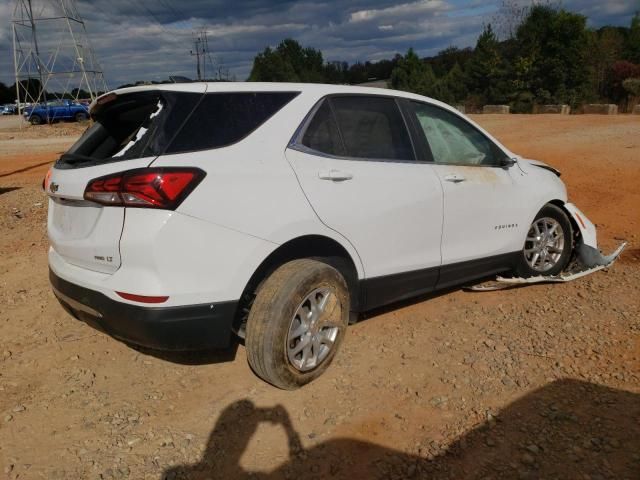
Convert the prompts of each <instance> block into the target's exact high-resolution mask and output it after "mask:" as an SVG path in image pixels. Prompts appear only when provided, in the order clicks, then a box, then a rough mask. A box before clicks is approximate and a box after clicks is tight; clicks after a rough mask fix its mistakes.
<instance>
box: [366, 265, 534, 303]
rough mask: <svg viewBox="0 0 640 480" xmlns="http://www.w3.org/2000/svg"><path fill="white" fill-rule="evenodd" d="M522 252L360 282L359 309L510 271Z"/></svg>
mask: <svg viewBox="0 0 640 480" xmlns="http://www.w3.org/2000/svg"><path fill="white" fill-rule="evenodd" d="M519 255H522V252H512V253H505V254H501V255H494V256H492V257H486V258H480V259H475V260H468V261H465V262H459V263H451V264H448V265H442V266H441V267H431V268H425V269H422V270H412V271H410V272H402V273H395V274H393V275H384V276H381V277H373V278H367V279H365V280H361V281H360V285H359V289H360V302H359V305H360V308H359V311H366V310H371V309H374V308H378V307H381V306H384V305H388V304H391V303H394V302H399V301H402V300H407V299H409V298H413V297H417V296H420V295H424V294H426V293H430V292H433V291H436V290H442V289H445V288H450V287H453V286H456V285H463V284H464V283H466V282H471V281H473V280H477V279H479V278H483V277H487V276H489V275H493V274H496V273H502V272H507V271H509V270H512V269H513V268H514V267H515V265H516V262H517V259H518V256H519Z"/></svg>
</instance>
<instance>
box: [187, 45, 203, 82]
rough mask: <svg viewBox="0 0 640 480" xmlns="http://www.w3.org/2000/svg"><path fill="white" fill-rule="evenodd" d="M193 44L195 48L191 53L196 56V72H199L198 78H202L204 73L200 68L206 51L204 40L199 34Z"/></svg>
mask: <svg viewBox="0 0 640 480" xmlns="http://www.w3.org/2000/svg"><path fill="white" fill-rule="evenodd" d="M193 45H194V50H191V51H190V52H189V53H191V55H192V56H195V57H196V72H197V74H198V80H202V73H201V70H200V57H203V59H204V53H205V49H204V41H203V40H202V38H201V37H200V36H198V37H196V39H195V40H194V42H193ZM205 64H206V61H205ZM205 78H206V77H205Z"/></svg>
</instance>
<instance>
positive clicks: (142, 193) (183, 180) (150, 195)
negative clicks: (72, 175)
mask: <svg viewBox="0 0 640 480" xmlns="http://www.w3.org/2000/svg"><path fill="white" fill-rule="evenodd" d="M204 176H205V173H204V172H203V171H202V170H200V169H199V168H177V167H176V168H171V167H163V168H139V169H136V170H128V171H126V172H120V173H115V174H112V175H107V176H105V177H99V178H95V179H93V180H91V181H90V182H89V184H88V185H87V188H86V189H85V191H84V198H85V200H90V201H92V202H96V203H100V204H102V205H112V206H123V207H140V208H161V209H165V210H175V209H176V208H177V207H178V205H180V204H181V203H182V201H183V200H184V199H185V198H186V197H187V195H189V193H191V191H192V190H193V189H194V188H196V186H197V185H198V184H199V183H200V182H201V181H202V179H203V178H204Z"/></svg>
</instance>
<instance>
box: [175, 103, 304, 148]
mask: <svg viewBox="0 0 640 480" xmlns="http://www.w3.org/2000/svg"><path fill="white" fill-rule="evenodd" d="M296 95H297V93H296V92H258V93H254V92H238V93H208V94H205V95H204V97H203V98H202V100H201V101H200V103H199V104H198V106H197V107H196V109H195V111H194V112H193V113H192V114H191V116H189V118H188V119H187V121H186V123H185V124H184V126H183V127H182V128H181V129H180V132H179V133H178V134H177V135H176V137H175V138H174V139H173V141H172V142H171V144H170V145H169V147H168V148H167V150H166V153H180V152H188V151H193V150H209V149H212V148H220V147H225V146H227V145H231V144H233V143H236V142H238V141H240V140H242V139H243V138H244V137H246V136H247V135H249V134H250V133H251V132H253V131H254V130H255V129H257V128H258V127H259V126H260V125H262V124H263V123H264V122H266V121H267V120H268V119H269V118H270V117H272V116H273V115H274V114H275V113H276V112H277V111H278V110H280V109H281V108H282V107H284V106H285V105H286V104H287V103H289V102H290V101H291V100H292V99H293V98H294V97H295V96H296Z"/></svg>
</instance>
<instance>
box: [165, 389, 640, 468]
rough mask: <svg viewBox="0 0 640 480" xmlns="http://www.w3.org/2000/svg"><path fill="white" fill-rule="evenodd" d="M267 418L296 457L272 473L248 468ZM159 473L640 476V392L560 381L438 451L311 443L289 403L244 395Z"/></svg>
mask: <svg viewBox="0 0 640 480" xmlns="http://www.w3.org/2000/svg"><path fill="white" fill-rule="evenodd" d="M363 401H366V400H365V399H363ZM262 422H267V423H271V424H277V425H281V426H282V427H283V429H284V430H285V432H286V434H287V438H288V443H289V451H290V458H289V460H288V461H287V462H286V463H285V464H283V465H280V466H278V467H277V468H276V469H275V470H273V471H271V472H248V471H246V470H244V469H243V468H242V467H241V466H240V458H241V456H242V454H243V452H244V451H245V449H246V447H247V445H248V444H249V441H250V440H251V438H252V437H253V435H254V433H255V432H256V429H257V427H258V425H260V423H262ZM417 427H418V426H416V428H417ZM425 441H426V442H427V443H428V441H429V439H425ZM261 443H262V444H264V439H263V442H261ZM161 478H162V479H163V480H180V479H189V480H204V479H221V478H225V479H236V478H255V479H279V478H311V479H325V478H340V479H350V480H352V479H360V478H363V479H365V478H366V479H369V478H380V479H383V478H384V479H403V478H424V479H451V480H453V479H456V480H466V479H511V478H513V479H528V478H531V479H538V478H558V479H587V478H588V479H591V480H595V479H630V480H631V479H638V478H640V395H637V394H633V393H630V392H626V391H622V390H615V389H611V388H607V387H603V386H599V385H595V384H591V383H586V382H580V381H576V380H559V381H556V382H553V383H551V384H549V385H547V386H545V387H542V388H540V389H538V390H535V391H533V392H531V393H529V394H528V395H526V396H524V397H523V398H521V399H520V400H517V401H515V402H514V403H512V404H510V405H508V406H507V407H506V408H505V409H504V410H502V412H500V414H498V415H497V416H496V417H495V418H491V419H490V420H489V421H487V422H486V423H484V424H482V425H480V426H478V427H477V428H474V429H473V430H470V431H469V432H467V433H466V434H465V435H463V436H462V437H460V438H459V439H458V440H457V441H455V442H453V443H452V444H451V445H449V447H448V448H447V449H446V450H445V451H443V452H441V453H439V454H437V455H436V456H434V457H431V458H428V457H423V456H417V455H410V454H406V453H403V452H399V451H395V450H391V449H388V448H385V447H381V446H378V445H374V444H372V443H368V442H363V441H359V440H352V439H347V438H345V439H335V440H328V441H326V442H324V443H320V444H318V445H316V446H314V447H311V448H309V449H305V448H304V447H303V445H302V443H301V440H300V436H299V434H298V433H297V432H296V430H295V429H294V427H293V425H292V423H291V419H290V417H289V414H288V412H287V411H286V410H285V409H284V407H281V406H277V407H275V408H269V409H263V408H256V407H255V405H254V404H253V403H252V402H251V401H249V400H241V401H238V402H235V403H233V404H231V405H230V406H228V407H227V408H226V409H225V410H224V411H223V412H222V413H221V414H220V416H219V418H218V421H217V423H216V425H215V427H214V429H213V431H212V432H211V435H210V437H209V441H208V443H207V446H206V449H205V452H204V454H203V457H202V459H201V461H200V462H199V463H197V464H194V465H183V466H178V467H175V468H171V469H169V470H167V471H165V472H164V473H163V474H162V477H161Z"/></svg>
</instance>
